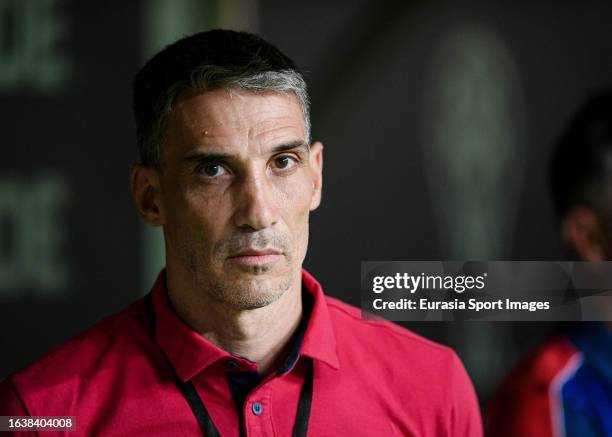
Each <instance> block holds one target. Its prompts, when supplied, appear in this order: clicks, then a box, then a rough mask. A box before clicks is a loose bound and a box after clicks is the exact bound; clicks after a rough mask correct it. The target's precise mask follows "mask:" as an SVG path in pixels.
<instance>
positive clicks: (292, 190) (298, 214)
mask: <svg viewBox="0 0 612 437" xmlns="http://www.w3.org/2000/svg"><path fill="white" fill-rule="evenodd" d="M289 179H292V178H289ZM279 188H280V190H279V191H280V202H279V209H280V211H281V214H282V215H284V216H285V217H286V220H288V221H289V222H288V223H287V224H288V225H290V226H291V225H294V226H296V225H297V226H300V225H302V226H303V225H307V224H308V216H309V214H310V202H311V200H312V182H311V181H310V179H309V178H308V177H306V176H305V175H299V176H296V178H295V179H293V180H287V181H286V182H285V183H283V184H281V186H280V187H279Z"/></svg>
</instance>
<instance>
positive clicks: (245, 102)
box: [166, 89, 306, 147]
mask: <svg viewBox="0 0 612 437" xmlns="http://www.w3.org/2000/svg"><path fill="white" fill-rule="evenodd" d="M166 135H167V139H168V142H169V143H178V145H182V146H183V147H188V146H197V145H201V144H205V143H215V145H219V146H235V145H238V144H246V143H260V144H265V143H270V142H276V141H285V140H296V139H302V140H305V136H306V132H305V126H304V117H303V114H302V110H301V108H300V105H299V102H298V99H297V97H296V96H295V95H294V94H293V93H286V94H285V93H277V92H262V93H254V92H248V91H240V90H236V89H218V90H213V91H206V92H197V91H194V90H189V91H186V92H184V93H182V94H181V95H179V97H178V98H177V99H176V102H175V105H174V107H173V110H172V111H171V113H170V114H169V116H168V122H167V130H166Z"/></svg>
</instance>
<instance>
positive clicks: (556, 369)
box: [486, 92, 612, 437]
mask: <svg viewBox="0 0 612 437" xmlns="http://www.w3.org/2000/svg"><path fill="white" fill-rule="evenodd" d="M551 186H552V191H553V197H554V201H555V206H556V210H557V213H558V217H559V219H560V222H559V223H560V232H561V237H562V239H563V241H564V243H565V245H566V247H567V248H568V250H569V252H570V254H571V256H572V258H573V259H576V260H581V261H606V260H612V92H605V93H600V94H598V95H595V96H594V97H592V98H591V99H589V100H588V102H587V103H586V104H585V105H584V107H583V108H582V109H581V110H580V112H579V113H578V114H577V115H576V116H575V118H574V119H573V120H572V121H571V123H570V124H569V126H568V128H567V130H566V131H565V132H564V134H563V136H562V137H561V140H560V142H559V144H558V145H557V147H556V149H555V151H554V155H553V159H552V164H551ZM610 316H611V317H610V318H611V319H612V314H611V315H610ZM486 428H487V434H488V435H490V436H492V437H503V436H530V437H531V436H533V437H552V436H555V437H556V436H568V437H578V436H583V437H587V436H612V322H610V321H608V322H605V323H603V322H602V323H599V322H583V323H574V324H571V325H568V326H566V327H564V329H563V330H562V333H561V334H559V335H557V336H555V337H554V338H552V339H551V340H549V341H548V342H546V343H545V344H543V345H541V346H540V347H539V348H538V349H537V350H536V351H535V352H534V353H532V354H531V355H530V356H529V357H527V358H526V359H525V360H524V361H522V362H521V363H520V364H519V365H518V366H517V368H516V369H515V370H514V371H513V372H512V373H511V374H510V375H509V377H508V378H507V379H506V381H505V382H504V383H503V384H502V386H501V387H500V388H499V390H498V392H497V393H496V394H495V395H494V396H493V397H492V399H491V402H490V404H489V407H488V411H487V425H486Z"/></svg>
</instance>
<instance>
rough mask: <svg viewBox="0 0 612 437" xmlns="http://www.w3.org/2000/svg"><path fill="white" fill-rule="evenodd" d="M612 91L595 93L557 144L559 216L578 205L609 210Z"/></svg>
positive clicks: (554, 172) (554, 179)
mask: <svg viewBox="0 0 612 437" xmlns="http://www.w3.org/2000/svg"><path fill="white" fill-rule="evenodd" d="M611 152H612V92H610V91H607V92H601V93H598V94H596V95H593V96H592V97H591V98H589V99H588V100H587V101H586V103H585V104H584V105H583V106H582V108H581V110H580V111H579V112H578V113H577V114H576V115H575V117H574V118H573V119H572V120H571V121H570V123H569V124H568V126H567V128H566V129H565V131H564V132H563V134H562V136H561V138H560V140H559V142H558V143H557V146H556V148H555V151H554V154H553V159H552V164H551V171H550V176H551V178H550V179H551V186H552V191H553V199H554V203H555V207H556V211H557V214H558V217H559V218H560V219H561V218H563V217H564V216H565V214H567V212H568V211H569V210H570V209H571V208H572V207H573V206H577V205H582V206H586V207H588V208H591V209H593V210H594V212H595V213H597V214H608V212H609V211H610V210H611V208H610V206H607V204H608V203H612V197H611V196H610V195H611V194H612V190H611V187H609V186H608V185H609V178H610V176H611V174H612V172H611V170H612V154H611Z"/></svg>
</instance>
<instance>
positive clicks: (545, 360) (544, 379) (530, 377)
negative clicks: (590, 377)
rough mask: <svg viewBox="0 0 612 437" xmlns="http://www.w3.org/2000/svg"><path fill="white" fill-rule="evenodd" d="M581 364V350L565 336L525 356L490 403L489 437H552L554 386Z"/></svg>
mask: <svg viewBox="0 0 612 437" xmlns="http://www.w3.org/2000/svg"><path fill="white" fill-rule="evenodd" d="M580 362H581V353H580V351H579V350H578V349H577V348H576V347H575V346H574V345H573V344H572V343H571V342H570V341H569V339H568V338H567V336H565V335H559V336H556V337H554V338H552V339H550V340H549V341H547V342H545V343H543V344H542V345H540V346H539V347H538V348H537V349H535V350H534V351H533V352H531V353H530V354H529V355H527V357H525V358H524V359H523V360H522V361H520V362H519V364H518V365H517V366H516V367H515V368H514V370H512V372H511V373H510V374H509V375H508V376H507V377H506V379H505V380H504V381H503V383H502V384H501V385H500V387H499V388H498V390H497V391H496V393H495V394H494V395H493V396H492V397H491V400H490V401H489V404H488V408H487V426H488V429H489V431H490V432H491V433H492V435H493V434H495V435H500V436H505V435H520V434H523V433H526V432H528V431H529V430H531V431H534V430H538V432H541V434H542V435H552V433H553V428H552V427H553V417H552V416H551V414H552V411H551V408H552V405H553V400H554V399H553V397H554V396H555V393H556V391H557V390H556V387H557V386H558V385H560V384H562V383H563V380H564V378H566V377H567V376H569V375H570V374H571V373H572V372H573V371H575V369H576V367H577V366H579V365H580Z"/></svg>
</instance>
